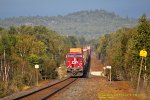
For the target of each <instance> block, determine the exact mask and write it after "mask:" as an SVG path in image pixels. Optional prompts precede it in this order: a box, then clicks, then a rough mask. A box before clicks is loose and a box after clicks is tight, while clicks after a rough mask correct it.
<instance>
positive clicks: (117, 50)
mask: <svg viewBox="0 0 150 100" xmlns="http://www.w3.org/2000/svg"><path fill="white" fill-rule="evenodd" d="M143 49H145V50H146V51H147V57H146V58H145V57H144V61H143V64H142V65H143V66H142V73H141V80H142V81H145V82H146V83H144V84H145V86H146V87H145V88H146V90H147V89H148V88H149V90H150V87H149V86H150V21H149V20H148V19H147V17H146V15H143V16H141V17H140V18H139V20H138V24H137V26H135V27H134V28H122V29H119V30H118V31H116V32H113V33H111V34H105V35H103V36H101V37H100V38H99V41H98V43H97V45H96V52H97V57H98V58H99V59H100V60H101V62H102V63H103V64H105V65H110V66H112V79H113V80H130V81H131V82H132V84H133V87H134V88H136V86H137V85H136V84H137V80H138V74H139V70H140V63H141V57H140V56H139V53H140V50H143ZM145 66H146V69H145Z"/></svg>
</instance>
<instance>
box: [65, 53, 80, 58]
mask: <svg viewBox="0 0 150 100" xmlns="http://www.w3.org/2000/svg"><path fill="white" fill-rule="evenodd" d="M67 57H68V58H74V57H76V58H81V57H82V55H81V54H68V55H67Z"/></svg>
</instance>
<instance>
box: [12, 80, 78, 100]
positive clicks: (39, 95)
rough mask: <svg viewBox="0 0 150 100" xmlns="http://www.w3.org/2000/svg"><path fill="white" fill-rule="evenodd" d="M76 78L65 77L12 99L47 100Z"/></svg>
mask: <svg viewBox="0 0 150 100" xmlns="http://www.w3.org/2000/svg"><path fill="white" fill-rule="evenodd" d="M77 79H78V78H67V79H65V80H62V81H60V82H57V83H55V84H52V85H50V86H48V87H45V88H42V89H40V90H37V91H34V92H32V93H29V94H26V95H23V96H20V97H16V98H14V100H33V99H34V100H47V99H48V98H50V97H51V96H52V95H54V94H56V93H58V92H59V91H61V90H62V89H64V88H65V87H67V86H68V85H70V84H72V83H73V82H75V81H76V80H77Z"/></svg>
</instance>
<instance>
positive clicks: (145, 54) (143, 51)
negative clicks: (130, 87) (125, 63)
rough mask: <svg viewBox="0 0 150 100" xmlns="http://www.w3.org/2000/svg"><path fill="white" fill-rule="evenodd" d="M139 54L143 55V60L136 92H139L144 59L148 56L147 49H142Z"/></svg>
mask: <svg viewBox="0 0 150 100" xmlns="http://www.w3.org/2000/svg"><path fill="white" fill-rule="evenodd" d="M139 55H140V56H141V57H142V60H141V64H140V71H139V75H138V82H137V88H136V93H138V92H139V86H140V76H141V71H142V64H143V59H144V57H145V58H146V56H147V52H146V50H145V49H143V50H141V51H140V54H139Z"/></svg>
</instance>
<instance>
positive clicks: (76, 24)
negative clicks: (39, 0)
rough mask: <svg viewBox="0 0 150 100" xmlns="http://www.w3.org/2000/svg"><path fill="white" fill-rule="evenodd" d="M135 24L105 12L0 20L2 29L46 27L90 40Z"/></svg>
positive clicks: (130, 20) (81, 12)
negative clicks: (33, 26) (30, 26)
mask: <svg viewBox="0 0 150 100" xmlns="http://www.w3.org/2000/svg"><path fill="white" fill-rule="evenodd" d="M135 24H136V20H133V19H129V18H122V17H120V16H119V15H116V14H115V13H112V12H107V11H105V10H94V11H79V12H75V13H71V14H68V15H65V16H60V15H59V16H50V17H49V16H45V17H41V16H28V17H16V18H7V19H1V20H0V27H9V26H19V25H44V26H47V27H48V28H50V29H53V30H55V31H57V32H59V33H60V34H62V35H76V36H84V37H86V38H88V39H92V38H95V37H97V36H99V35H100V34H104V33H110V32H112V31H116V30H117V29H119V28H121V27H133V26H135Z"/></svg>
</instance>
